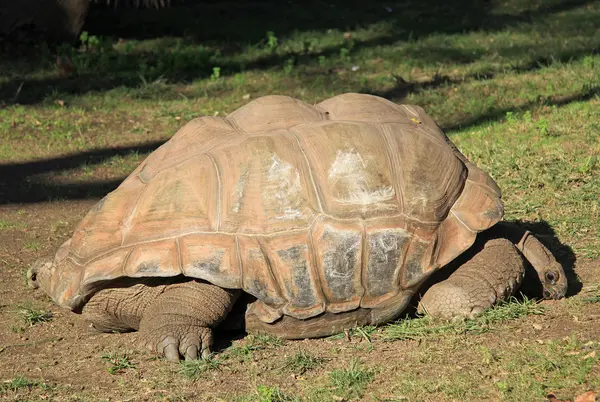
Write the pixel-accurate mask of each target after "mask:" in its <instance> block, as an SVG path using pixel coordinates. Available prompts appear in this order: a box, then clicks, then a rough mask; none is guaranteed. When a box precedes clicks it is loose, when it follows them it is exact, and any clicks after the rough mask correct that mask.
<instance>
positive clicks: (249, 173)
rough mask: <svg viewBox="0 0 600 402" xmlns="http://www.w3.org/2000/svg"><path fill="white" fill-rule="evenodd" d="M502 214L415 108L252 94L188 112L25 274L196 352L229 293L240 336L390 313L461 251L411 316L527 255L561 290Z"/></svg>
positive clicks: (454, 301) (464, 311)
mask: <svg viewBox="0 0 600 402" xmlns="http://www.w3.org/2000/svg"><path fill="white" fill-rule="evenodd" d="M502 216H503V203H502V201H501V197H500V189H499V188H498V186H497V185H496V183H495V182H494V180H492V178H490V176H488V175H487V174H486V173H484V172H483V171H482V170H480V169H479V168H478V167H477V166H475V165H474V164H472V163H471V162H469V161H468V160H467V158H466V157H465V156H464V155H463V154H462V153H460V152H459V150H458V149H457V148H456V147H455V146H454V144H453V143H452V142H451V141H450V140H449V139H448V137H446V135H445V134H444V133H443V132H442V130H441V129H440V128H439V127H438V126H437V125H436V123H435V122H434V121H433V120H432V119H431V118H430V117H429V116H428V115H427V114H425V112H424V111H423V109H422V108H420V107H416V106H408V105H397V104H395V103H392V102H390V101H388V100H385V99H383V98H379V97H376V96H371V95H361V94H354V93H349V94H343V95H339V96H336V97H333V98H330V99H327V100H325V101H323V102H321V103H319V104H317V105H315V106H311V105H309V104H307V103H304V102H302V101H299V100H296V99H293V98H291V97H287V96H265V97H262V98H258V99H256V100H254V101H252V102H250V103H248V104H247V105H245V106H243V107H241V108H240V109H238V110H236V111H234V112H233V113H231V114H230V115H229V116H227V117H226V118H221V117H201V118H197V119H194V120H192V121H191V122H189V123H188V124H186V125H185V126H184V127H183V128H181V129H180V130H179V131H178V132H177V133H176V134H175V135H174V136H173V137H172V138H171V139H170V140H169V141H167V142H166V143H165V144H164V145H162V146H161V147H160V148H158V149H157V150H156V151H154V152H153V153H152V154H151V155H150V156H148V158H147V159H146V160H145V161H144V162H143V163H142V164H141V165H140V166H139V167H138V168H137V169H136V170H135V171H134V172H133V173H131V175H130V176H129V177H127V179H125V181H123V183H121V185H120V186H119V187H118V188H117V189H116V190H114V191H113V192H111V193H110V194H108V195H107V196H106V197H104V198H103V199H102V200H101V201H100V202H99V203H98V204H96V205H95V206H94V207H93V208H92V209H91V211H90V212H89V213H88V214H87V215H86V216H85V218H84V219H83V220H82V221H81V222H80V223H79V225H78V226H77V227H76V229H75V232H74V234H73V236H72V237H71V238H70V239H69V240H68V241H66V242H65V243H64V244H63V245H62V246H61V247H60V248H59V249H58V251H57V253H56V255H55V257H54V258H53V259H52V260H51V261H40V262H37V263H36V264H34V266H33V267H32V269H31V270H30V272H29V276H30V279H31V281H32V283H33V284H34V285H38V286H39V287H41V288H42V289H43V290H44V291H45V292H46V293H47V294H48V295H50V296H51V297H52V298H53V299H54V301H55V302H56V303H58V304H59V305H61V306H63V307H66V308H69V309H72V310H73V311H75V312H78V313H81V314H82V316H83V318H85V319H86V320H88V321H90V322H91V323H92V325H93V326H94V327H95V328H97V329H98V330H101V331H126V330H139V331H140V335H141V339H143V342H144V344H145V345H146V346H148V347H149V348H150V349H152V350H154V351H156V352H157V353H159V354H162V355H164V356H166V358H167V359H169V360H178V359H180V358H181V357H184V358H186V359H193V358H197V357H199V356H205V355H206V354H207V353H209V352H210V347H211V345H212V336H213V335H212V331H213V329H214V328H215V327H217V326H218V325H219V324H220V323H221V322H222V321H223V320H224V319H225V318H226V316H227V315H228V314H229V313H230V311H231V310H232V308H233V306H234V304H236V300H238V299H239V296H240V295H241V294H245V295H251V297H252V298H251V299H250V301H249V302H248V301H246V303H247V304H246V306H247V308H246V309H245V319H244V315H238V316H236V317H237V318H236V320H238V321H244V320H245V326H246V330H247V331H248V332H262V333H268V334H273V335H277V336H281V337H284V338H289V339H293V338H308V337H319V336H327V335H330V334H333V333H337V332H340V331H342V330H344V329H348V328H351V327H354V326H357V325H367V324H370V325H378V324H382V323H385V322H388V321H390V320H393V319H395V318H396V317H398V316H399V315H400V314H401V313H402V311H403V310H405V308H406V307H407V305H409V302H410V300H411V298H413V296H415V298H416V297H417V296H418V295H419V294H418V291H419V289H420V288H421V289H422V285H423V284H424V283H425V282H426V280H427V278H429V277H430V276H431V275H432V274H433V273H434V272H436V271H438V270H440V269H442V268H444V267H446V266H448V265H449V264H450V263H452V262H453V261H455V260H456V259H457V257H459V256H462V255H464V253H466V252H467V251H469V252H471V253H472V256H471V257H470V258H468V259H467V260H466V261H465V262H463V263H462V265H460V266H459V267H458V268H456V270H455V271H454V272H453V273H452V275H450V276H449V277H447V278H445V279H443V280H441V281H439V282H437V283H435V284H434V285H433V286H431V287H429V288H428V290H427V291H426V292H425V294H424V295H423V296H422V298H421V299H420V304H419V310H420V311H421V312H424V313H429V314H433V315H437V316H442V317H447V318H451V317H457V316H459V317H464V316H467V317H473V316H475V315H477V314H479V313H480V312H481V311H483V310H484V309H486V308H489V307H491V306H492V305H494V304H496V303H498V302H500V301H502V300H504V299H506V298H507V297H509V296H510V295H512V294H513V293H514V292H515V291H516V290H517V288H518V287H519V285H520V284H521V283H522V279H523V278H524V272H525V269H526V266H527V267H529V266H530V267H532V268H533V269H534V270H535V271H533V270H532V272H534V273H536V274H537V275H535V276H534V279H535V280H536V281H539V282H540V283H541V285H542V287H543V296H544V297H546V298H561V297H563V296H564V295H565V292H566V288H567V286H566V283H567V282H566V278H565V274H564V271H563V269H562V267H561V265H560V264H559V263H558V262H557V261H556V260H555V259H554V257H553V256H552V254H551V253H550V252H549V251H548V250H547V249H546V248H545V247H544V246H543V245H542V244H541V243H540V242H539V241H538V240H537V239H536V238H535V237H534V236H533V235H531V233H529V232H527V231H524V230H520V229H519V228H518V227H516V226H511V225H510V224H507V223H506V222H500V221H501V219H502ZM474 247H477V248H476V249H475V250H474ZM523 257H524V258H523ZM527 264H531V265H527ZM246 300H247V298H246Z"/></svg>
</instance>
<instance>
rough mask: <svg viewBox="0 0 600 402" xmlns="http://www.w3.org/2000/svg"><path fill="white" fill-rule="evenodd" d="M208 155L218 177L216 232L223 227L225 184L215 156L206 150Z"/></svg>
mask: <svg viewBox="0 0 600 402" xmlns="http://www.w3.org/2000/svg"><path fill="white" fill-rule="evenodd" d="M206 156H207V157H208V159H210V161H211V164H212V167H213V168H214V169H215V175H216V178H217V195H216V197H215V215H216V218H215V223H214V230H215V232H216V231H218V230H219V228H220V227H221V208H222V203H223V184H222V181H221V172H220V169H219V165H218V164H217V161H216V160H215V158H214V156H213V155H211V154H210V152H206Z"/></svg>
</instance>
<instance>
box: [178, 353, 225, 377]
mask: <svg viewBox="0 0 600 402" xmlns="http://www.w3.org/2000/svg"><path fill="white" fill-rule="evenodd" d="M220 365H221V361H220V360H218V359H216V358H215V356H214V355H211V356H209V357H206V358H201V359H197V360H184V361H182V362H181V363H179V374H181V375H182V376H184V377H185V378H188V379H191V380H196V379H198V378H200V377H201V376H202V375H203V374H204V373H206V372H208V371H214V370H219V366H220Z"/></svg>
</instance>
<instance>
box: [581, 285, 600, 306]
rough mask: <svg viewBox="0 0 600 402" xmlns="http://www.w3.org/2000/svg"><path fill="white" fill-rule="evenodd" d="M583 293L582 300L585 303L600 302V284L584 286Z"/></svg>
mask: <svg viewBox="0 0 600 402" xmlns="http://www.w3.org/2000/svg"><path fill="white" fill-rule="evenodd" d="M581 294H582V298H581V301H583V302H585V303H600V284H593V285H588V286H584V287H583V288H582V289H581Z"/></svg>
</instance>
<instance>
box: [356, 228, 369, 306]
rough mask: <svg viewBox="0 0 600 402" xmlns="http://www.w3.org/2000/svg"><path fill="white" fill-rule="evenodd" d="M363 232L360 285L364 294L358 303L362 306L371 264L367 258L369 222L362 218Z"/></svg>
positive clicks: (361, 238) (361, 239)
mask: <svg viewBox="0 0 600 402" xmlns="http://www.w3.org/2000/svg"><path fill="white" fill-rule="evenodd" d="M360 223H361V226H362V233H361V237H360V241H361V245H360V287H361V290H362V295H361V296H360V298H359V300H358V305H359V306H362V304H363V299H364V298H365V295H366V294H367V285H366V284H367V278H366V276H367V269H368V268H369V267H368V264H369V259H368V258H367V224H366V223H365V220H364V219H362V220H361V222H360Z"/></svg>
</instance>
